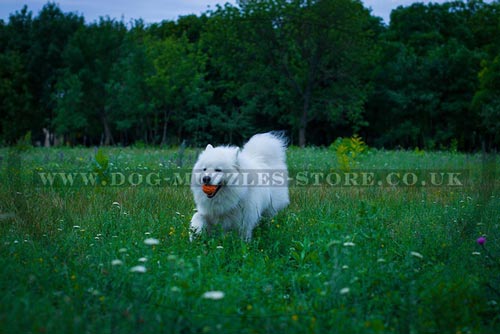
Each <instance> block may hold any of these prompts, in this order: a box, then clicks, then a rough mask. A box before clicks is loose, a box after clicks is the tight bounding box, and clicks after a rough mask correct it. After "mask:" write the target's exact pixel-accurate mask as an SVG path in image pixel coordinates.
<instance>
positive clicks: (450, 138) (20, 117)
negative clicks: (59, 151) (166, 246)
mask: <svg viewBox="0 0 500 334" xmlns="http://www.w3.org/2000/svg"><path fill="white" fill-rule="evenodd" d="M499 45H500V3H499V2H498V1H492V2H489V3H485V2H484V1H482V0H469V1H453V2H446V3H443V4H435V3H429V4H423V3H415V4H412V5H410V6H406V7H402V6H401V7H398V8H397V9H395V10H393V12H392V13H391V20H390V24H389V25H384V24H383V23H382V21H381V20H380V19H379V18H377V17H375V16H373V15H372V14H371V13H370V11H369V10H368V9H366V8H365V7H364V6H363V3H362V2H361V1H360V0H240V1H239V2H238V5H237V6H235V5H229V4H226V5H225V6H218V7H217V8H215V9H214V10H211V11H207V12H206V13H204V14H202V15H200V16H196V15H189V16H185V17H181V18H179V19H178V20H177V21H163V22H160V23H154V24H145V23H144V22H143V21H141V20H138V21H135V22H132V23H130V24H128V25H126V24H125V23H124V22H122V21H116V20H113V19H110V18H101V19H100V20H99V21H97V22H93V23H85V21H84V18H83V17H82V16H79V15H77V14H73V13H64V12H63V11H62V10H61V9H60V8H59V6H58V5H56V4H54V3H47V5H45V6H44V7H43V9H42V10H41V11H40V12H39V13H38V15H37V16H33V15H32V13H31V12H30V11H29V10H28V8H27V7H26V6H25V7H23V8H22V9H20V10H19V11H18V12H15V13H13V14H12V15H11V16H10V17H9V20H8V22H3V21H0V103H1V112H2V118H1V121H0V143H5V144H12V143H15V142H16V140H17V139H19V138H22V137H24V135H25V134H26V133H27V132H29V131H31V132H32V134H33V140H34V141H39V142H43V140H42V138H43V129H44V128H45V129H48V130H49V131H50V133H52V134H55V137H56V138H63V139H64V141H65V142H66V143H68V144H72V145H75V144H83V145H96V144H122V145H128V144H132V143H134V142H136V141H142V142H144V143H148V144H180V143H181V142H183V141H187V143H188V144H191V145H199V144H205V143H206V142H208V141H210V142H215V143H218V142H231V143H233V142H234V143H239V142H241V141H243V140H244V139H245V138H247V137H248V136H250V135H251V134H253V133H255V132H259V131H267V130H272V129H284V130H287V131H288V135H289V137H290V138H291V141H292V143H293V144H296V145H300V146H304V145H306V144H316V145H329V144H330V143H332V142H333V141H334V140H335V139H336V138H337V137H346V136H347V137H349V136H352V135H354V134H359V135H361V136H362V137H363V138H366V141H367V143H368V144H369V145H373V146H379V147H388V148H391V147H425V148H446V147H451V146H456V145H458V147H459V148H461V149H466V150H474V149H478V148H481V147H487V148H490V149H493V148H494V147H498V145H499V144H500V137H499V136H498V133H499V130H500V129H499V128H498V124H500V122H499V120H500V119H499V117H500V116H499V110H500V102H499V101H500V97H499V96H500V93H499V89H500V88H499V86H498V78H499V77H500V74H499V73H500V65H499V63H500V60H499V59H500V56H499V55H500V47H499Z"/></svg>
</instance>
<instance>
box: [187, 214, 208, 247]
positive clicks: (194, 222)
mask: <svg viewBox="0 0 500 334" xmlns="http://www.w3.org/2000/svg"><path fill="white" fill-rule="evenodd" d="M205 226H206V222H205V218H204V217H203V215H201V214H200V213H199V212H197V213H195V214H194V216H193V218H191V225H190V226H189V241H193V239H194V238H195V237H196V236H198V235H200V234H201V232H202V231H203V229H204V228H205Z"/></svg>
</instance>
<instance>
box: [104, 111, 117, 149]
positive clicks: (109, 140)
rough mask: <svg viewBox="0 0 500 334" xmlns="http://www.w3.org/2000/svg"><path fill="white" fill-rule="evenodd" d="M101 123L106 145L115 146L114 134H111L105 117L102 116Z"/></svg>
mask: <svg viewBox="0 0 500 334" xmlns="http://www.w3.org/2000/svg"><path fill="white" fill-rule="evenodd" d="M101 121H102V126H103V128H104V145H105V146H108V145H111V144H114V140H113V134H112V133H111V129H110V127H109V124H108V120H107V119H106V116H105V115H101Z"/></svg>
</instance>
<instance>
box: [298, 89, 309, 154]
mask: <svg viewBox="0 0 500 334" xmlns="http://www.w3.org/2000/svg"><path fill="white" fill-rule="evenodd" d="M308 88H309V87H308ZM310 98H311V93H310V90H309V89H307V91H306V93H305V94H304V105H303V108H302V115H301V116H300V121H299V146H300V147H302V148H304V147H305V146H306V129H307V122H308V119H307V116H308V113H309V100H310Z"/></svg>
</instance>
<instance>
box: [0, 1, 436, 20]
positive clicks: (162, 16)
mask: <svg viewBox="0 0 500 334" xmlns="http://www.w3.org/2000/svg"><path fill="white" fill-rule="evenodd" d="M362 1H363V3H364V4H365V7H368V8H371V9H372V13H373V14H374V15H376V16H380V17H382V18H383V19H384V22H386V23H389V15H390V13H391V10H392V9H394V8H396V7H398V6H400V5H409V4H411V3H413V2H417V0H362ZM54 2H56V3H58V4H59V6H60V8H61V9H62V11H63V12H77V13H79V14H81V15H83V16H84V17H85V21H86V22H93V21H96V20H98V19H99V17H100V16H109V17H110V18H115V19H122V18H123V19H124V20H125V22H129V21H130V20H132V19H139V18H142V19H143V20H144V21H145V22H146V23H154V22H160V21H162V20H176V19H177V18H178V17H179V16H181V15H189V14H196V15H199V14H201V13H203V12H205V11H207V10H208V9H215V8H216V5H217V4H221V5H223V4H224V3H226V2H229V3H231V4H236V0H56V1H54ZM418 2H425V3H427V2H429V1H422V0H418ZM432 2H437V3H442V2H445V1H444V0H434V1H432ZM45 3H47V0H0V19H2V20H4V21H8V19H9V14H11V13H14V12H16V11H18V10H20V9H21V8H22V7H23V5H25V4H26V5H28V9H29V10H31V11H32V12H33V15H34V16H36V15H37V14H38V12H39V11H40V9H41V8H42V7H43V5H44V4H45Z"/></svg>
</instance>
